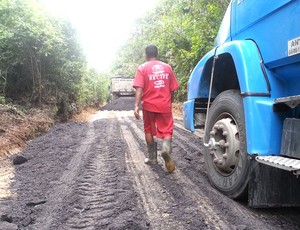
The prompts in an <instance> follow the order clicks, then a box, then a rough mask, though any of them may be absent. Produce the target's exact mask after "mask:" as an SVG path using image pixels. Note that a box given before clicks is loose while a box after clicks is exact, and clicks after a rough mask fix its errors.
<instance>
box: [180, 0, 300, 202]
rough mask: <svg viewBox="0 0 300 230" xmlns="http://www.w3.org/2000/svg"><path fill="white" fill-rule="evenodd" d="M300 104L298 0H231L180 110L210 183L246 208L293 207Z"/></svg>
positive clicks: (299, 160)
mask: <svg viewBox="0 0 300 230" xmlns="http://www.w3.org/2000/svg"><path fill="white" fill-rule="evenodd" d="M299 105H300V0H276V1H267V0H232V1H231V2H230V4H229V6H228V8H227V11H226V13H225V15H224V18H223V21H222V23H221V26H220V29H219V32H218V35H217V37H216V42H215V46H214V48H213V49H212V50H211V51H210V52H208V53H207V54H206V55H205V56H204V57H202V59H201V60H200V61H199V62H198V64H197V65H196V66H195V68H194V70H193V72H192V73H191V75H190V78H189V81H188V95H187V101H186V102H184V105H183V114H184V115H183V120H184V126H185V128H186V129H188V130H190V131H192V132H194V131H195V130H196V129H204V137H203V142H204V146H205V148H204V149H205V151H204V158H205V166H206V171H207V175H208V178H209V180H210V182H211V184H212V185H213V186H214V187H215V188H216V189H218V190H219V191H220V192H222V193H224V194H225V195H227V196H229V197H231V198H233V199H241V198H245V197H248V204H249V206H251V207H275V206H299V205H300V192H299V191H300V178H299V179H298V176H299V175H300V107H299Z"/></svg>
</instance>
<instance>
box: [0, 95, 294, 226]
mask: <svg viewBox="0 0 300 230" xmlns="http://www.w3.org/2000/svg"><path fill="white" fill-rule="evenodd" d="M132 104H133V103H131V99H120V100H119V101H115V102H114V103H111V104H109V105H107V106H106V107H104V108H103V109H106V110H102V111H99V112H98V113H97V114H95V115H94V116H93V119H92V120H91V121H90V122H86V123H75V122H71V123H65V124H60V125H57V126H55V127H53V128H52V129H51V130H50V131H49V132H48V133H47V134H45V135H43V136H41V137H39V138H37V139H35V140H33V141H32V142H31V143H30V144H29V145H28V147H27V148H26V149H25V150H24V151H23V152H22V153H20V155H22V156H24V157H25V158H26V159H27V160H28V161H26V162H25V163H23V164H20V165H13V164H12V159H13V157H12V158H10V159H2V161H1V163H0V164H1V165H0V166H1V167H0V214H1V217H0V218H1V219H0V229H5V230H10V229H37V230H39V229H53V230H54V229H158V230H160V229H222V230H223V229H235V230H248V229H262V230H265V229H272V230H273V229H275V230H276V229H300V227H299V226H300V210H299V209H295V208H293V209H292V208H284V209H283V208H280V209H257V210H256V209H250V208H248V207H247V205H246V204H244V203H239V202H236V201H233V200H231V199H229V198H227V197H225V196H224V195H222V194H220V193H219V192H218V191H216V190H215V189H213V188H212V187H211V186H210V184H209V182H208V179H207V176H206V172H205V169H204V162H203V155H202V145H201V140H200V137H199V136H201V133H200V134H199V135H198V136H196V135H194V134H191V133H189V132H187V131H185V130H184V129H183V127H182V121H181V120H180V119H176V122H175V132H174V142H173V158H174V160H175V162H176V164H177V169H176V171H175V172H174V173H172V174H169V173H168V172H167V171H166V170H165V168H164V166H163V161H162V158H161V157H160V156H159V164H158V165H156V166H148V165H145V164H144V163H143V160H144V152H145V151H146V145H145V142H144V135H143V125H142V121H137V120H136V119H135V118H134V117H133V111H131V110H129V111H128V110H127V109H128V108H131V107H132ZM112 109H115V110H112ZM158 144H159V147H160V146H161V143H160V142H158ZM159 153H160V152H159Z"/></svg>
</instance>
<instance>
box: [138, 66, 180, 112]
mask: <svg viewBox="0 0 300 230" xmlns="http://www.w3.org/2000/svg"><path fill="white" fill-rule="evenodd" d="M133 87H134V88H137V87H141V88H143V97H142V106H143V109H145V110H147V111H150V112H158V113H170V112H171V111H172V101H171V95H172V94H171V92H172V91H174V90H176V89H177V88H178V87H179V85H178V82H177V79H176V77H175V75H174V72H173V70H172V68H171V66H170V65H168V64H166V63H164V62H161V61H158V60H151V61H148V62H146V63H144V64H142V65H140V66H139V67H138V69H137V73H136V75H135V79H134V82H133Z"/></svg>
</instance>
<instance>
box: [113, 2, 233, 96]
mask: <svg viewBox="0 0 300 230" xmlns="http://www.w3.org/2000/svg"><path fill="white" fill-rule="evenodd" d="M228 3H229V2H228V1H226V0H209V1H208V0H163V1H160V2H159V4H158V5H157V7H156V8H155V9H154V10H153V11H151V12H149V13H148V14H147V15H146V16H145V17H143V18H140V19H139V20H138V21H137V22H136V28H135V29H134V31H133V32H132V36H131V38H130V39H129V40H128V42H127V43H126V44H125V45H124V46H123V47H122V48H121V49H120V51H119V54H118V58H117V59H116V60H115V62H114V65H113V67H112V69H113V72H114V75H121V74H123V75H124V74H125V75H127V76H134V75H135V71H136V68H137V66H138V65H140V64H141V63H143V62H145V58H144V49H145V47H146V45H148V44H150V43H152V44H156V45H157V46H158V48H159V53H160V59H161V60H162V61H165V62H167V63H169V64H170V65H171V66H172V67H173V69H174V72H175V75H176V76H177V79H178V81H179V83H180V86H181V87H180V90H178V91H177V92H176V98H177V100H179V101H183V100H184V99H185V98H186V84H187V81H188V77H189V75H190V74H191V71H192V70H193V68H194V67H195V66H196V64H197V63H198V62H199V60H200V59H201V57H202V56H204V55H205V54H206V53H207V52H208V51H209V50H210V49H211V48H212V47H213V44H214V39H215V37H216V34H217V31H218V28H219V25H220V23H221V20H222V18H223V15H224V13H225V10H226V7H227V5H228Z"/></svg>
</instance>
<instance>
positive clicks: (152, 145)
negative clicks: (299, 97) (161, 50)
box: [133, 45, 179, 172]
mask: <svg viewBox="0 0 300 230" xmlns="http://www.w3.org/2000/svg"><path fill="white" fill-rule="evenodd" d="M145 53H146V60H147V62H145V63H144V64H142V65H140V66H139V67H138V69H137V72H136V75H135V79H134V82H133V87H134V88H135V89H136V94H135V104H134V115H135V117H136V118H137V119H140V111H139V104H140V102H142V108H143V120H144V132H145V139H146V143H147V147H148V157H147V158H145V163H146V164H149V165H150V164H157V143H156V142H155V140H154V136H156V137H157V138H161V139H163V143H162V150H161V156H162V157H163V159H164V161H165V166H166V168H167V170H168V171H169V172H173V171H174V170H175V163H174V161H173V160H172V159H171V152H172V135H173V129H174V121H173V115H172V100H173V93H174V91H175V90H176V89H177V88H178V87H179V85H178V82H177V79H176V77H175V75H174V72H173V70H172V68H171V66H170V65H168V64H166V63H164V62H162V61H159V60H158V49H157V47H156V46H155V45H148V46H147V47H146V49H145Z"/></svg>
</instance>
